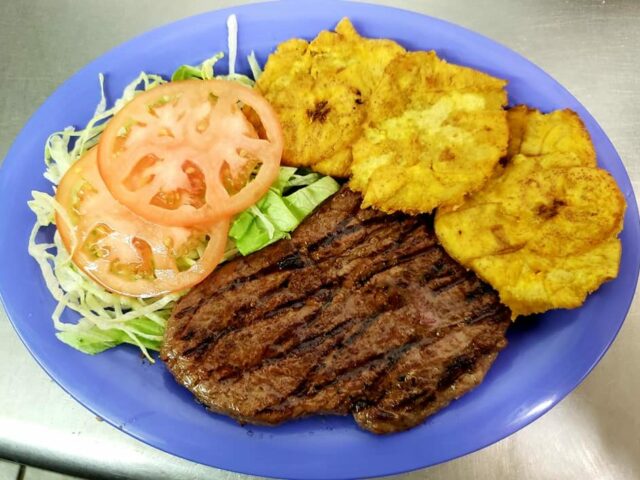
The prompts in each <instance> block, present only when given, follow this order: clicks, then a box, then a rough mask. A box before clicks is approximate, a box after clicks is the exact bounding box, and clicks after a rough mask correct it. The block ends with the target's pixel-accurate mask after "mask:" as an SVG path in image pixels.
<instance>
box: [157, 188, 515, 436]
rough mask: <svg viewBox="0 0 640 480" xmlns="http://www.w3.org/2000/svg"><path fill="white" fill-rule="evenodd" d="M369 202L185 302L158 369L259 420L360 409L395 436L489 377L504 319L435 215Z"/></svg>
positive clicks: (361, 418) (322, 219) (312, 222)
mask: <svg viewBox="0 0 640 480" xmlns="http://www.w3.org/2000/svg"><path fill="white" fill-rule="evenodd" d="M360 202H361V198H360V196H359V195H358V194H356V193H353V192H351V191H350V190H348V189H347V188H343V189H342V190H341V191H340V192H338V193H337V194H336V195H334V197H332V198H331V199H330V200H328V201H327V202H325V203H324V204H323V205H322V206H321V207H320V208H319V209H318V211H317V212H316V213H315V214H313V215H312V216H311V217H310V218H308V219H307V220H306V221H305V222H304V223H303V224H302V225H301V226H300V227H299V228H298V229H297V230H296V231H295V233H294V234H293V236H292V238H291V239H290V240H281V241H279V242H278V243H276V244H274V245H272V246H270V247H267V248H265V249H263V250H262V251H260V252H258V253H255V254H253V255H250V256H248V257H244V258H237V259H235V260H233V261H231V262H229V263H227V264H225V265H223V266H222V267H220V268H219V269H218V270H216V271H215V272H214V273H213V274H212V275H211V276H209V278H207V279H206V280H205V281H204V282H202V283H201V284H200V285H198V286H197V287H195V288H194V289H193V290H191V292H189V293H188V294H187V295H186V296H185V297H183V298H182V299H181V300H180V301H179V302H178V305H177V306H176V308H175V310H174V312H173V315H172V316H171V318H170V320H169V323H168V328H167V332H166V337H165V343H164V347H163V350H162V359H163V360H164V361H165V362H166V363H167V365H168V367H169V369H170V370H171V372H172V373H173V375H174V376H175V378H176V379H177V380H178V381H179V382H180V383H182V384H183V385H185V386H186V387H187V388H188V389H189V390H191V391H192V392H193V393H194V394H195V396H196V398H197V399H198V400H199V401H200V402H202V403H203V404H205V405H206V406H207V407H209V408H210V409H211V410H213V411H216V412H220V413H224V414H226V415H230V416H232V417H234V418H236V419H238V420H239V421H241V422H250V423H258V424H277V423H280V422H283V421H285V420H288V419H291V418H296V417H302V416H307V415H311V414H318V413H323V414H349V413H351V414H353V415H354V417H355V419H356V421H357V422H358V424H359V425H360V426H361V427H362V428H364V429H366V430H370V431H372V432H375V433H386V432H395V431H400V430H404V429H407V428H410V427H413V426H415V425H417V424H419V423H421V422H422V421H423V420H424V419H425V418H426V417H427V416H428V415H431V414H432V413H434V412H436V411H437V410H439V409H441V408H442V407H444V406H445V405H447V404H448V403H449V402H450V401H452V400H454V399H455V398H458V397H460V396H461V395H463V394H464V393H466V392H468V391H469V390H471V389H472V388H473V387H475V386H476V385H478V384H479V383H480V382H481V381H482V379H483V377H484V375H485V373H486V372H487V370H488V369H489V367H490V366H491V364H492V363H493V360H494V359H495V357H496V355H497V354H498V352H499V351H500V350H501V349H502V348H503V347H504V346H505V345H506V340H505V331H506V329H507V327H508V325H509V324H510V313H509V311H508V309H507V308H506V307H504V306H502V305H501V304H500V303H499V302H498V297H497V295H496V293H495V292H494V291H493V290H492V289H491V287H489V286H488V285H487V284H485V283H483V282H481V281H480V280H478V278H477V277H476V276H475V275H474V274H473V273H471V272H467V271H466V270H465V269H464V268H462V267H461V266H459V265H458V264H457V263H456V262H454V261H453V260H452V259H451V258H450V257H449V256H448V255H447V254H446V253H445V252H444V250H443V249H442V248H441V247H440V246H438V244H437V243H436V239H435V235H434V233H433V227H432V218H431V217H428V216H415V217H414V216H407V215H402V214H394V215H386V214H383V213H381V212H378V211H375V210H372V209H364V210H363V209H360Z"/></svg>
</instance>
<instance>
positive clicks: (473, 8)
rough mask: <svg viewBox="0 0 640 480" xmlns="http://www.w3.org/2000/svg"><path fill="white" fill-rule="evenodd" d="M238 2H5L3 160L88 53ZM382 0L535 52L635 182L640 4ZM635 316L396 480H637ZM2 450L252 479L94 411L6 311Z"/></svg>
mask: <svg viewBox="0 0 640 480" xmlns="http://www.w3.org/2000/svg"><path fill="white" fill-rule="evenodd" d="M239 3H241V2H239V1H235V2H234V1H217V2H216V1H209V2H205V1H198V0H182V1H180V2H174V1H171V0H162V1H158V0H137V1H135V2H133V1H126V0H89V1H82V0H58V1H55V2H52V1H50V0H25V1H18V0H3V1H2V2H0V45H2V47H1V48H0V65H2V69H1V70H0V159H1V158H4V156H5V154H6V152H7V150H8V148H9V145H10V143H11V141H12V140H13V138H14V137H15V136H16V134H17V133H18V131H19V130H20V129H21V128H22V126H23V125H24V123H25V122H26V121H27V119H28V117H29V116H30V115H31V114H32V113H33V112H34V111H35V110H36V108H37V107H38V105H39V104H40V103H41V102H43V101H44V99H45V98H46V97H47V96H48V95H49V94H50V93H51V92H52V91H53V90H54V89H55V88H56V87H57V86H58V85H59V84H60V83H61V82H62V81H64V80H65V79H66V78H67V77H68V76H70V75H71V74H72V73H74V72H75V71H76V70H78V69H79V68H80V67H82V66H83V65H84V64H86V63H87V62H89V61H90V60H92V59H93V58H95V57H96V56H98V55H100V54H102V53H103V52H105V51H106V50H108V49H110V48H111V47H113V46H115V45H117V44H119V43H121V42H123V41H125V40H127V39H129V38H131V37H133V36H134V35H137V34H139V33H142V32H144V31H146V30H148V29H151V28H153V27H156V26H158V25H161V24H164V23H168V22H170V21H173V20H176V19H179V18H183V17H185V16H188V15H191V14H196V13H200V12H203V11H206V10H210V9H214V8H222V7H226V6H231V5H237V4H239ZM379 3H384V4H388V5H394V6H398V7H402V8H406V9H410V10H415V11H419V12H423V13H426V14H429V15H432V16H436V17H440V18H443V19H446V20H449V21H451V22H455V23H457V24H460V25H463V26H465V27H468V28H470V29H472V30H475V31H477V32H480V33H483V34H485V35H487V36H489V37H491V38H493V39H495V40H497V41H499V42H502V43H504V44H506V45H507V46H509V47H511V48H512V49H514V50H516V51H518V52H520V53H522V54H523V55H524V56H526V57H528V58H529V59H530V60H532V61H533V62H535V63H537V64H538V65H539V66H541V67H542V68H543V69H545V70H546V71H547V72H549V73H550V74H551V75H553V76H554V77H555V78H556V79H557V80H559V81H560V82H561V83H562V84H563V85H565V86H566V87H567V88H568V89H569V90H570V91H571V92H572V93H573V94H575V96H576V97H577V98H578V99H579V100H580V101H581V102H582V103H584V105H585V106H586V107H587V109H589V110H590V112H591V113H592V114H593V115H594V116H595V117H596V119H597V120H598V121H599V122H600V124H601V125H602V127H603V128H604V129H605V131H606V132H607V133H608V135H609V136H610V138H611V140H612V141H613V143H614V144H615V146H616V148H617V149H618V152H619V153H620V155H621V156H622V159H623V161H624V162H625V165H626V167H627V169H628V171H629V173H630V175H631V178H632V181H633V185H634V188H635V190H636V192H637V191H639V190H640V154H639V153H638V152H639V150H640V148H639V147H640V142H639V141H638V138H640V137H639V135H638V132H639V131H640V62H639V61H638V59H637V54H638V50H639V47H640V1H634V0H627V1H615V0H597V1H587V0H565V1H554V0H544V1H538V0H526V1H524V0H523V1H518V2H515V1H509V0H482V1H476V0H464V1H462V0H458V1H455V2H451V1H447V0H431V1H428V2H426V1H424V2H423V1H401V0H396V1H392V0H387V1H382V2H379ZM0 234H2V235H7V234H9V233H8V232H0ZM8 253H9V254H10V252H3V254H5V255H6V254H8ZM639 315H640V302H639V301H638V300H637V299H636V301H634V303H633V306H632V308H631V312H630V313H629V317H628V318H627V321H626V322H625V325H624V327H623V328H622V330H621V332H620V335H619V336H618V339H617V340H616V342H615V343H614V345H613V347H612V348H611V349H610V351H609V352H608V354H607V355H606V356H605V358H604V359H603V361H602V362H601V363H600V364H599V365H598V366H597V368H596V369H595V371H594V372H593V373H592V374H591V375H590V376H589V377H588V378H587V380H586V381H585V382H584V383H583V384H582V385H581V386H580V387H579V388H578V389H577V390H576V391H575V392H573V393H572V394H571V395H569V397H567V398H566V399H565V400H564V401H562V402H561V403H560V404H559V405H558V406H557V407H556V408H554V409H553V410H552V411H551V412H550V413H548V414H547V415H545V416H544V417H543V418H541V419H540V420H538V421H537V422H535V423H534V424H532V425H530V426H529V427H527V428H525V429H523V430H521V431H520V432H518V433H516V434H515V435H512V436H511V437H509V438H507V439H505V440H503V441H501V442H499V443H497V444H495V445H493V446H490V447H488V448H485V449H483V450H481V451H479V452H476V453H474V454H471V455H468V456H466V457H463V458H460V459H458V460H455V461H452V462H449V463H446V464H444V465H439V466H436V467H433V468H430V469H426V470H421V471H417V472H413V473H409V474H406V475H404V476H398V477H397V478H403V479H418V478H430V479H440V478H447V479H457V478H460V479H468V478H496V479H502V478H504V479H507V478H509V479H511V478H519V479H547V478H549V479H550V478H553V479H564V478H567V479H573V478H597V479H608V478H611V479H632V478H636V479H637V478H640V434H639V433H638V432H640V415H638V413H637V412H638V409H637V399H638V398H640V375H638V374H637V370H636V365H639V364H640V347H639V346H638V345H639V344H640V323H639V322H638V316H639ZM0 457H2V458H6V459H11V460H14V461H19V462H22V463H27V464H32V465H36V466H42V467H45V468H50V469H52V470H58V471H62V472H68V473H71V474H75V475H79V476H85V477H91V478H110V479H111V478H131V479H154V480H161V479H178V478H179V479H205V478H207V479H210V478H220V479H222V478H228V479H232V478H233V479H241V478H249V477H245V476H243V475H239V474H234V473H229V472H224V471H221V470H216V469H212V468H208V467H205V466H202V465H197V464H194V463H191V462H188V461H185V460H182V459H179V458H176V457H173V456H170V455H168V454H165V453H163V452H160V451H159V450H155V449H153V448H151V447H148V446H147V445H145V444H143V443H141V442H138V441H136V440H134V439H132V438H130V437H129V436H127V435H126V434H124V433H122V432H120V431H118V430H117V429H115V428H113V427H111V426H109V425H108V424H106V423H105V422H101V421H99V419H97V418H96V417H95V416H94V415H92V414H91V413H90V412H89V411H88V410H86V409H85V408H83V407H82V406H80V405H79V404H77V403H76V402H75V401H74V400H73V399H71V398H70V397H69V396H68V395H67V394H66V393H64V392H63V391H62V389H61V388H60V387H58V386H57V385H56V384H55V383H54V382H53V381H52V380H50V379H49V378H48V377H47V375H46V374H45V373H44V372H43V371H42V370H40V368H39V367H38V366H37V364H36V363H35V361H34V360H33V359H32V358H31V357H30V355H29V354H28V353H27V350H26V349H25V348H24V346H23V345H22V344H21V343H20V341H19V340H18V337H17V336H16V334H15V333H14V331H13V329H12V328H11V326H10V324H9V322H8V320H7V318H6V315H5V314H4V312H2V311H0Z"/></svg>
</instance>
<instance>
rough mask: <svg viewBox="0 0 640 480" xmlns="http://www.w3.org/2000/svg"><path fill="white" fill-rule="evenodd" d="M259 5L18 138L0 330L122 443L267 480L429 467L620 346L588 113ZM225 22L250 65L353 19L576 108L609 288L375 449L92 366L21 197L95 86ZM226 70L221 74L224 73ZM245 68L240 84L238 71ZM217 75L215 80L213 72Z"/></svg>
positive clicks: (115, 56)
mask: <svg viewBox="0 0 640 480" xmlns="http://www.w3.org/2000/svg"><path fill="white" fill-rule="evenodd" d="M298 5H299V4H297V3H296V4H294V3H293V2H283V3H268V4H258V5H250V6H245V7H238V8H234V9H233V10H222V11H216V12H211V13H207V14H204V15H200V16H196V17H193V18H188V19H186V20H183V21H180V22H177V23H173V24H171V25H167V26H165V27H162V28H159V29H156V30H153V31H151V32H149V33H146V34H144V35H142V36H140V37H138V38H135V39H133V40H131V41H130V42H127V43H125V44H124V45H122V46H120V47H118V48H116V49H114V50H112V51H110V52H109V53H107V54H105V55H103V56H102V57H100V58H98V59H97V60H96V61H94V62H93V63H91V64H89V65H88V66H86V67H85V68H84V69H82V70H81V71H80V72H78V73H77V74H75V75H74V76H73V77H72V78H70V79H69V80H68V81H67V82H66V83H65V84H64V85H62V86H61V87H60V88H59V89H58V90H57V91H56V92H55V93H54V94H53V95H52V96H51V97H50V98H49V99H48V100H47V101H46V102H45V103H44V105H42V107H41V108H40V109H39V110H38V111H37V112H36V113H35V115H34V116H33V117H32V118H31V120H30V121H29V123H27V125H26V126H25V127H24V129H23V130H22V132H21V133H20V135H19V136H18V138H17V139H16V141H15V143H14V145H13V147H12V148H11V150H10V151H9V154H8V156H7V158H6V159H5V161H4V164H3V165H2V170H1V171H0V252H4V255H3V257H4V260H3V264H2V267H1V268H0V291H1V293H2V300H3V303H4V306H5V309H6V311H7V313H8V315H9V318H10V319H11V321H12V322H13V325H14V327H15V329H16V331H17V332H18V334H19V335H20V337H21V338H22V340H23V342H24V343H25V345H26V346H27V348H28V349H29V350H30V351H31V353H32V355H33V356H34V357H35V359H36V360H37V361H38V363H40V365H41V366H42V368H44V369H45V370H46V371H47V372H48V373H49V375H51V377H52V378H53V379H54V380H55V381H56V382H58V383H59V384H60V386H62V388H64V389H65V390H66V391H67V392H69V394H71V395H72V396H73V397H74V398H76V399H77V400H78V401H79V402H80V403H82V404H83V405H85V406H86V407H87V408H89V409H90V410H91V411H93V412H94V413H95V414H97V415H99V416H101V417H102V418H104V419H106V420H107V421H108V422H110V423H111V424H113V425H114V426H116V427H117V428H119V429H122V430H123V431H125V432H127V433H129V434H130V435H132V436H134V437H136V438H138V439H140V440H142V441H143V442H146V443H148V444H150V445H153V446H154V447H157V448H160V449H162V450H165V451H167V452H170V453H172V454H175V455H179V456H181V457H185V458H188V459H190V460H193V461H196V462H200V463H204V464H207V465H212V466H215V467H219V468H223V469H227V470H234V471H238V472H244V473H250V474H256V475H266V476H274V477H295V478H307V479H312V478H317V479H333V478H348V477H369V476H377V475H387V474H392V473H398V472H403V471H407V470H412V469H417V468H420V467H426V466H429V465H433V464H436V463H439V462H443V461H446V460H449V459H452V458H455V457H458V456H460V455H464V454H466V453H469V452H472V451H474V450H477V449H479V448H482V447H484V446H486V445H489V444H491V443H493V442H496V441H498V440H500V439H502V438H504V437H506V436H507V435H510V434H511V433H513V432H515V431H516V430H518V429H519V428H522V427H523V426H525V425H527V424H528V423H530V422H531V421H533V420H535V419H536V418H538V417H539V416H540V415H542V414H543V413H545V412H546V411H547V410H549V409H550V408H551V407H552V406H553V405H555V404H556V403H557V402H558V401H559V400H561V399H562V398H563V397H564V396H565V395H567V394H568V393H569V392H570V391H571V390H573V389H574V388H575V387H576V386H577V385H578V384H579V383H580V382H581V381H582V380H583V379H584V378H585V376H586V375H587V374H588V373H589V371H590V370H591V369H592V368H593V367H594V365H595V364H596V363H597V362H598V360H600V358H601V357H602V355H603V354H604V353H605V352H606V350H607V348H608V347H609V345H611V342H613V339H614V338H615V336H616V333H617V332H618V330H619V328H620V326H621V325H622V322H623V321H624V318H625V316H626V314H627V311H628V309H629V305H630V303H631V299H632V296H633V293H634V288H635V285H636V281H637V276H638V266H639V264H640V258H639V255H640V250H639V249H638V248H637V245H638V244H639V243H640V242H639V237H640V235H639V222H638V208H637V205H636V201H635V198H634V195H633V192H632V188H631V184H630V182H629V178H628V176H627V173H626V172H625V169H624V167H623V165H622V163H621V161H620V158H619V157H618V155H617V153H616V151H615V149H614V147H613V145H612V144H611V142H610V141H609V140H608V139H607V137H606V135H605V134H604V132H603V131H602V129H601V128H600V127H599V126H598V124H597V123H596V121H595V120H594V119H593V118H592V117H591V115H589V113H588V112H587V111H586V110H585V109H584V108H583V107H582V105H580V103H578V101H577V100H576V99H575V98H573V96H571V94H570V93H569V92H567V91H566V90H565V89H564V88H563V87H562V86H561V85H560V84H558V83H557V82H556V81H555V80H553V79H552V78H551V77H549V76H548V75H547V74H546V73H544V72H543V71H542V70H540V69H539V68H538V67H536V66H535V65H533V64H532V63H530V62H529V61H527V60H526V59H524V58H522V57H521V56H519V55H518V54H516V53H514V52H512V51H511V50H509V49H507V48H505V47H503V46H501V45H498V44H497V43H495V42H493V41H491V40H489V39H487V38H485V37H482V36H480V35H478V34H475V33H473V32H470V31H468V30H465V29H463V28H460V27H458V26H455V25H452V24H450V23H446V22H443V21H440V20H436V19H434V18H429V17H426V16H423V15H418V14H414V13H410V12H406V11H402V10H394V9H390V8H384V7H379V6H371V5H366V4H359V3H342V2H308V3H305V4H304V7H303V8H302V7H299V6H298ZM230 13H236V14H237V16H238V21H239V25H240V38H239V44H240V55H239V58H242V59H244V58H245V56H246V54H247V53H248V52H249V51H250V50H252V49H253V50H255V51H256V53H257V54H258V57H259V59H260V61H261V62H264V61H265V60H266V58H267V55H268V54H269V52H271V51H272V50H273V48H274V47H275V46H276V45H277V44H278V43H279V42H281V41H283V40H286V39H288V38H291V37H304V38H312V37H314V36H315V35H316V34H317V33H318V32H319V31H320V30H322V29H329V28H332V27H333V26H334V25H335V24H336V22H337V21H338V20H339V19H340V18H341V17H342V16H349V17H350V18H351V19H352V20H353V22H354V24H355V26H356V27H357V28H358V29H359V30H360V31H361V32H362V33H363V34H364V35H367V36H377V37H388V38H392V39H395V40H397V41H399V42H400V43H402V44H403V45H404V46H405V47H407V48H409V49H435V50H437V51H438V53H439V54H440V55H441V56H443V57H444V58H446V59H447V60H449V61H451V62H455V63H459V64H463V65H469V66H472V67H475V68H478V69H480V70H483V71H486V72H488V73H490V74H492V75H496V76H498V77H502V78H506V79H508V80H509V95H510V101H511V102H512V103H514V104H515V103H521V102H522V103H526V104H528V105H531V106H534V107H537V108H540V109H542V110H545V111H546V110H552V109H557V108H566V107H568V108H571V109H573V110H575V111H577V112H578V113H579V114H580V116H581V117H582V119H583V120H584V122H585V123H586V125H587V128H588V129H589V132H590V133H591V136H592V138H593V141H594V143H595V146H596V149H597V152H598V161H599V163H600V165H601V166H603V167H605V168H606V169H608V170H609V171H610V172H611V173H612V174H613V175H614V176H615V178H616V180H617V181H618V184H619V185H620V187H621V188H622V191H623V192H624V195H625V197H626V199H627V204H628V209H627V214H626V217H625V227H624V231H623V233H622V243H623V255H622V265H621V269H620V275H619V276H618V278H617V279H616V280H614V281H612V282H610V283H608V284H606V285H605V286H603V287H602V288H601V289H600V290H599V291H598V292H597V293H596V294H594V295H592V296H591V297H590V298H589V299H588V301H587V302H586V304H585V305H584V306H583V307H582V308H579V309H577V310H572V311H556V312H553V313H549V314H546V315H544V316H541V317H540V318H536V319H530V320H523V321H521V322H518V323H517V324H516V325H515V326H514V327H513V328H512V329H511V332H510V335H509V340H510V344H509V346H508V347H507V348H506V349H505V350H504V351H503V352H502V353H501V354H500V356H499V357H498V360H497V361H496V363H495V365H494V367H493V368H492V369H491V371H490V372H489V374H488V376H487V378H486V380H485V381H484V383H483V384H482V385H481V386H480V387H478V388H477V389H476V390H475V391H473V392H472V393H470V394H469V395H466V396H465V397H463V398H462V399H461V400H459V401H457V402H454V403H453V404H452V405H451V406H449V407H448V408H446V409H445V410H443V411H442V412H440V413H438V414H437V415H435V416H433V417H432V418H430V419H429V420H428V421H427V422H426V423H425V424H423V425H421V426H419V427H417V428H414V429H413V430H410V431H408V432H404V433H399V434H395V435H389V436H383V437H379V436H375V435H372V434H369V433H365V432H363V431H361V430H359V429H358V428H357V427H356V425H355V423H354V422H353V420H352V419H351V418H333V417H331V418H321V417H315V418H309V419H306V420H302V421H296V422H291V423H288V424H286V425H283V426H280V427H277V428H257V427H242V426H240V425H238V424H237V423H236V422H234V421H232V420H230V419H228V418H225V417H222V416H219V415H215V414H211V413H208V412H207V411H206V410H205V409H204V408H203V407H202V406H201V405H199V404H197V403H196V402H195V401H193V399H192V396H191V394H190V393H189V392H188V391H186V390H185V389H183V388H182V387H180V386H179V385H177V384H176V383H175V382H174V380H173V378H172V377H171V375H170V373H169V372H168V371H167V370H166V369H165V367H164V365H163V364H162V363H156V364H155V365H149V364H147V363H144V362H142V361H141V358H140V354H139V353H138V352H137V351H136V350H135V349H134V348H128V347H121V348H116V349H114V350H112V351H109V352H106V353H102V354H100V355H97V356H88V355H84V354H82V353H79V352H77V351H75V350H73V349H72V348H70V347H67V346H66V345H64V344H62V343H61V342H59V341H58V340H57V339H56V337H55V336H54V329H53V326H52V322H51V320H50V316H51V312H52V310H53V308H54V302H53V299H52V298H51V296H50V295H49V293H48V291H47V289H46V288H45V285H44V282H43V280H42V278H41V276H40V272H39V270H38V267H37V265H36V263H35V261H33V260H32V259H31V258H30V257H29V256H28V254H27V238H28V235H29V231H30V228H31V225H32V223H33V220H34V217H33V214H32V213H31V212H30V211H29V210H28V209H27V200H29V198H30V192H31V190H45V191H50V190H51V186H50V185H49V184H48V183H47V182H46V181H45V180H44V179H43V178H42V172H43V169H44V167H43V163H42V155H43V154H42V152H43V145H44V142H45V139H46V138H47V136H48V135H49V134H50V133H51V132H53V131H55V130H59V129H61V128H63V127H65V126H67V125H84V124H85V123H86V121H87V120H88V119H89V118H90V117H91V114H92V112H93V109H94V107H95V105H96V103H97V101H98V81H97V78H98V73H99V72H104V73H105V75H106V77H107V89H108V94H109V95H110V98H111V99H113V98H116V96H117V95H118V94H119V92H121V90H122V88H123V86H124V85H125V84H126V83H127V82H129V81H130V80H131V79H133V78H134V77H135V76H136V75H137V74H138V73H139V72H140V71H141V70H144V71H147V72H155V73H161V74H164V75H169V74H170V73H171V72H172V71H173V69H174V68H175V67H177V66H178V65H180V64H183V63H190V64H193V63H197V62H199V61H201V60H203V59H204V58H207V57H208V56H210V55H211V54H212V53H214V52H216V51H220V50H225V51H226V38H227V32H226V27H225V21H226V18H227V16H228V15H229V14H230ZM223 68H224V66H223ZM242 68H243V69H245V70H248V66H247V65H246V63H245V62H244V61H243V62H242ZM223 71H224V70H223Z"/></svg>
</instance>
